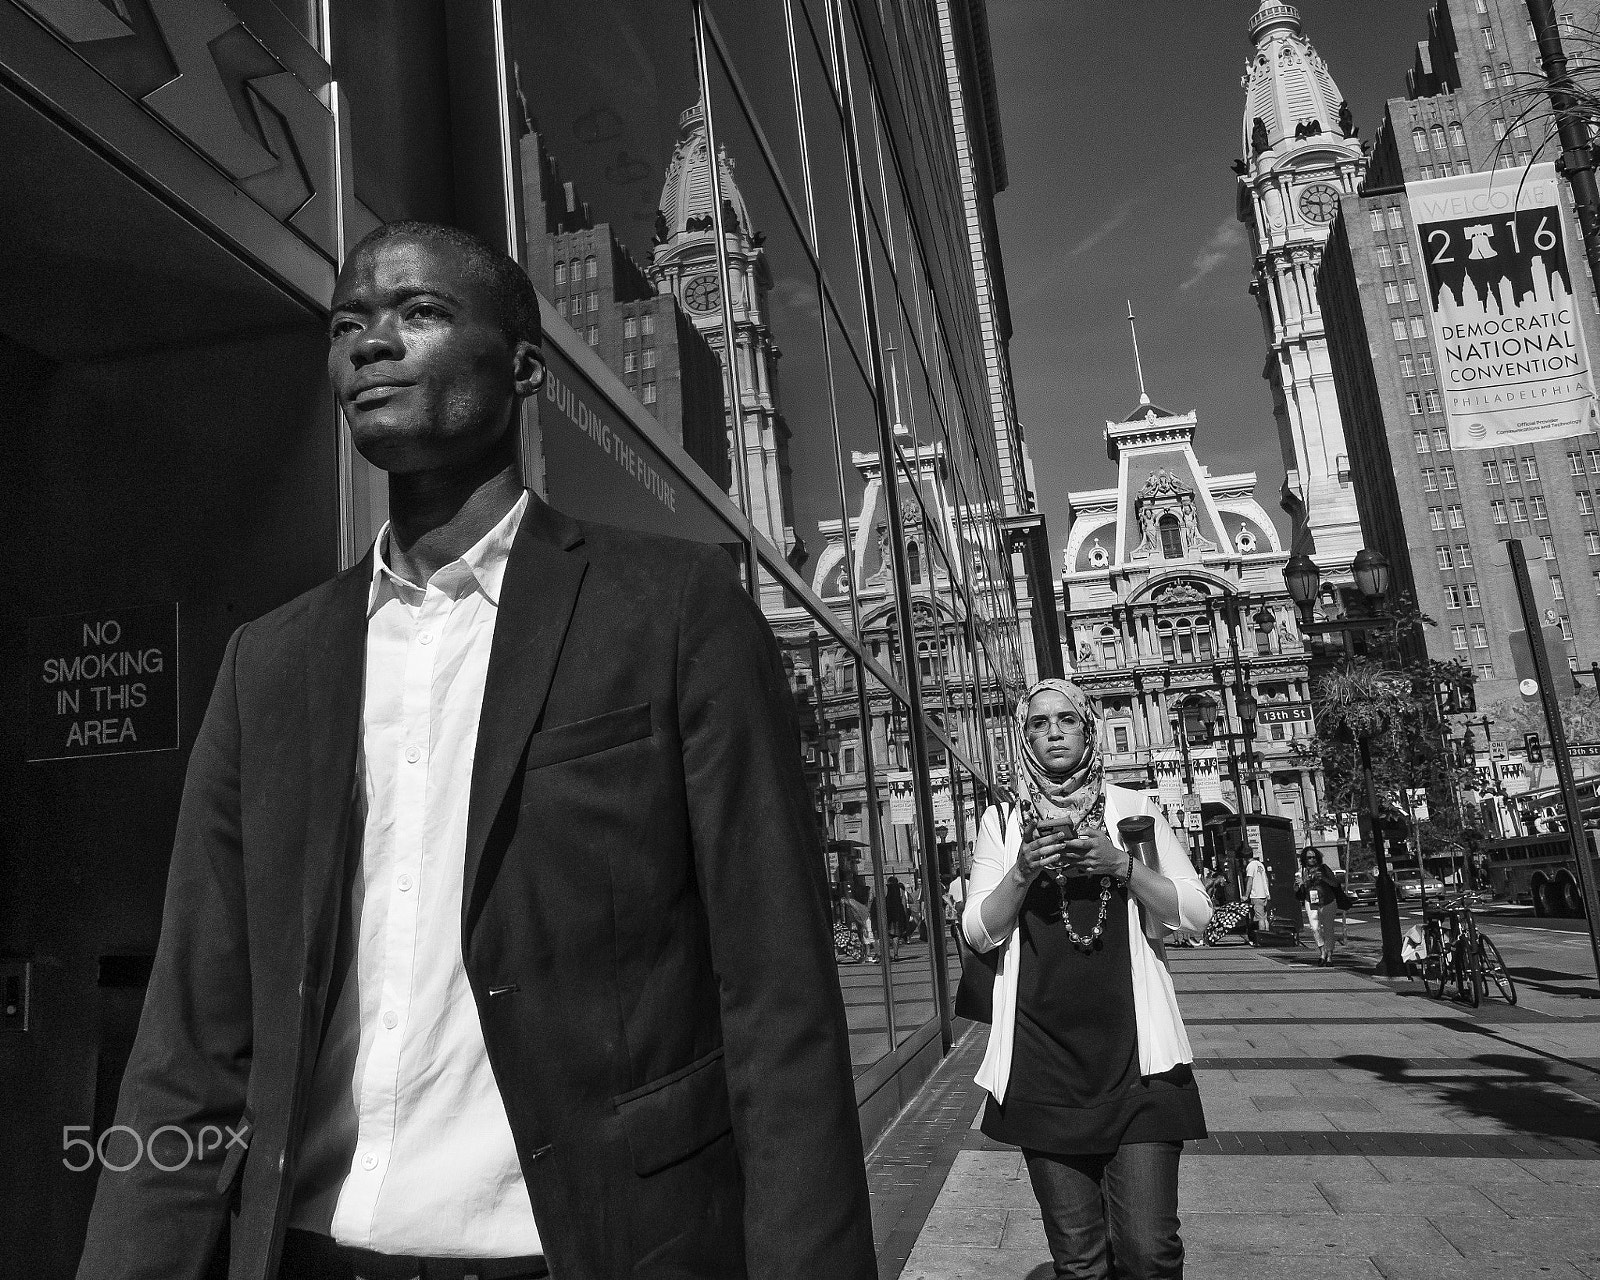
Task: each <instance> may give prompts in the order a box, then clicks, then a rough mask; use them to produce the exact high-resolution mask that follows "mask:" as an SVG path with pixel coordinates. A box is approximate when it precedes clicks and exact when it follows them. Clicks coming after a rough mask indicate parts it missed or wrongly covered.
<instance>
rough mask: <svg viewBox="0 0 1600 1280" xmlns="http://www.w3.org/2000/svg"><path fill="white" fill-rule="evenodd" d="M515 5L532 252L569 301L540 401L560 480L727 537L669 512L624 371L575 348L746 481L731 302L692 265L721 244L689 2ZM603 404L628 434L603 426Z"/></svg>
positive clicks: (555, 301) (577, 497) (679, 529)
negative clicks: (625, 415) (731, 348)
mask: <svg viewBox="0 0 1600 1280" xmlns="http://www.w3.org/2000/svg"><path fill="white" fill-rule="evenodd" d="M506 20H507V24H508V25H507V44H508V48H509V49H510V51H511V56H512V58H513V60H514V61H515V62H516V64H517V68H518V72H519V74H518V83H519V84H520V86H521V90H522V94H523V97H522V100H521V102H520V104H519V105H520V107H521V109H522V112H523V120H522V125H523V130H524V132H523V134H522V137H521V140H520V143H519V146H520V149H521V167H522V182H523V202H524V212H525V220H526V233H527V245H526V254H525V260H526V265H527V269H528V274H529V275H530V277H532V279H533V281H534V284H535V285H536V286H537V287H538V289H539V290H540V292H541V293H543V294H544V295H545V296H546V297H547V298H548V299H549V300H550V303H551V305H552V307H553V308H554V310H555V313H556V314H555V316H554V317H549V316H548V315H547V325H548V326H549V327H550V328H551V329H552V331H553V332H554V333H555V335H556V336H557V339H558V340H557V341H555V342H553V343H551V344H550V345H551V347H552V359H551V361H550V365H551V378H550V380H549V383H548V385H547V387H546V394H545V395H543V396H541V397H540V399H539V402H538V404H539V412H540V427H541V432H542V434H543V437H544V440H543V444H544V450H545V453H546V455H547V456H546V459H545V462H546V471H547V476H546V488H547V491H548V493H549V496H550V498H551V500H552V501H554V502H555V503H556V505H558V506H563V507H564V508H565V509H567V510H570V511H573V513H574V514H583V515H598V516H599V518H602V519H606V518H609V519H610V520H611V521H612V522H613V523H622V524H630V525H634V526H635V527H646V528H652V529H656V530H657V531H660V532H666V533H674V534H677V535H678V536H680V537H690V538H697V539H700V540H704V541H723V540H724V537H722V536H715V535H714V534H711V533H706V532H702V531H701V530H699V529H698V528H693V527H688V526H686V524H685V522H684V521H683V520H678V521H672V520H669V519H667V515H668V514H676V513H677V510H678V505H679V503H678V501H677V499H678V497H679V495H678V493H677V492H676V491H675V490H674V491H673V492H671V493H669V492H668V487H671V479H670V478H668V477H664V476H659V475H649V474H647V475H646V479H645V480H640V479H639V475H640V474H641V473H640V471H639V469H638V468H636V467H626V466H624V465H623V464H624V463H625V462H626V461H627V459H628V457H629V454H630V452H632V453H637V452H638V451H639V449H638V442H637V440H635V439H634V438H633V433H632V431H631V429H630V428H628V427H626V425H625V424H623V423H619V422H618V421H614V420H612V419H613V418H614V417H615V415H608V413H607V410H606V408H605V401H606V399H608V398H610V397H612V396H615V395H616V394H618V392H617V390H616V388H615V386H614V385H613V386H612V387H610V388H608V389H598V388H596V387H595V385H594V383H593V381H592V380H591V379H589V378H588V377H587V375H585V374H583V373H581V372H580V371H579V370H578V369H577V367H575V365H574V364H573V362H572V361H570V360H567V359H566V358H565V357H564V356H562V355H561V354H560V351H561V349H562V348H565V349H568V350H575V349H580V348H584V347H587V348H588V349H589V350H591V351H592V352H593V353H594V354H595V355H597V356H598V357H599V358H600V359H601V360H602V361H603V362H604V363H605V364H606V365H607V366H608V367H609V368H610V369H611V371H612V372H613V373H614V374H616V375H617V377H618V378H619V379H620V380H621V382H622V384H623V386H624V387H626V389H627V392H628V393H630V394H631V395H632V397H633V403H634V407H635V408H637V409H638V410H641V411H642V412H644V413H646V414H648V415H649V416H650V417H651V418H653V419H654V420H655V421H656V422H657V423H659V424H660V426H661V427H662V429H663V431H664V432H665V434H666V435H668V436H669V437H671V438H672V439H673V440H674V441H676V442H677V443H679V444H681V445H682V446H683V448H684V449H685V451H686V452H687V453H688V454H689V456H690V457H691V458H693V459H694V460H695V462H696V463H697V464H698V465H699V466H700V468H701V470H702V471H704V472H705V473H706V475H708V476H709V477H711V479H712V481H713V482H714V483H715V485H716V486H717V487H718V488H720V489H722V490H724V491H728V490H729V489H730V488H731V474H730V458H729V451H728V439H727V420H726V396H725V393H724V387H723V373H722V367H721V360H720V357H719V355H718V348H719V346H720V338H721V325H720V315H719V314H718V313H717V311H716V307H715V302H714V300H712V301H711V302H710V305H709V306H706V305H703V304H705V303H706V301H707V298H708V293H709V291H708V289H707V287H706V285H705V284H704V283H701V284H698V285H697V284H695V281H696V280H698V279H699V277H700V275H702V274H704V273H695V272H686V271H684V270H683V269H682V264H683V263H684V262H686V261H694V260H696V259H697V258H705V257H708V256H710V254H711V253H712V252H713V250H714V243H713V241H712V239H711V237H710V236H709V235H708V234H707V231H706V229H705V228H704V227H703V226H702V225H701V222H702V221H703V220H704V218H705V217H706V215H707V214H708V213H709V211H710V210H709V199H710V197H709V191H710V168H709V163H708V162H707V160H706V154H705V146H704V122H703V120H702V118H701V116H700V114H699V112H698V111H697V109H696V104H697V102H698V98H699V90H698V85H697V78H696V74H695V58H694V45H693V38H692V32H691V29H690V25H689V22H688V16H687V10H686V9H680V8H678V7H677V6H671V7H665V8H660V9H658V8H652V7H651V6H646V5H640V4H634V3H626V2H625V0H601V2H600V3H596V4H594V5H590V6H585V7H584V8H583V10H582V12H581V13H579V12H578V11H576V10H574V9H573V8H572V6H570V5H560V4H556V3H553V2H552V0H527V2H526V3H522V4H518V5H514V6H509V7H508V8H507V10H506ZM706 279H707V280H709V281H710V282H711V284H713V285H714V284H715V279H714V276H710V275H708V276H706ZM585 411H587V412H585ZM596 419H598V420H599V423H600V424H601V427H604V428H609V429H610V431H611V433H612V435H620V436H621V437H622V445H621V446H619V447H612V446H609V445H608V444H606V443H605V442H606V441H607V439H608V437H607V435H606V434H605V431H604V430H602V429H601V427H596V426H595V421H596ZM608 454H609V456H608ZM630 486H631V487H630ZM640 486H642V487H643V489H644V490H648V496H649V497H650V498H652V499H654V501H655V502H656V503H657V504H658V505H659V506H661V507H663V508H665V512H661V511H653V510H651V511H649V514H653V515H654V516H655V517H656V520H655V521H654V522H652V521H650V520H647V519H645V518H644V517H645V515H646V512H639V513H633V508H634V507H635V506H636V505H637V504H639V503H641V502H643V499H642V497H641V494H637V493H635V492H634V491H633V490H634V489H635V488H639V487H640ZM664 486H665V487H664ZM679 487H681V486H679ZM608 504H609V505H610V506H611V507H613V508H614V510H613V511H612V513H611V514H610V515H609V516H607V514H605V513H606V510H607V507H608ZM644 505H645V506H646V507H647V509H648V503H645V504H644ZM630 513H632V514H637V516H638V518H630Z"/></svg>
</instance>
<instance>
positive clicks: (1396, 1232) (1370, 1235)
mask: <svg viewBox="0 0 1600 1280" xmlns="http://www.w3.org/2000/svg"><path fill="white" fill-rule="evenodd" d="M1179 1204H1180V1207H1181V1204H1182V1201H1181V1199H1180V1201H1179ZM1183 1224H1184V1225H1183V1231H1184V1238H1185V1239H1186V1240H1189V1241H1192V1242H1193V1243H1194V1244H1195V1245H1197V1246H1198V1245H1204V1246H1205V1247H1206V1248H1208V1249H1216V1250H1218V1251H1220V1252H1230V1251H1231V1252H1239V1253H1256V1252H1274V1253H1277V1254H1278V1255H1279V1256H1280V1257H1285V1258H1287V1257H1295V1258H1297V1259H1298V1257H1299V1256H1300V1255H1302V1254H1317V1255H1323V1254H1326V1255H1338V1256H1346V1257H1347V1256H1356V1257H1365V1256H1370V1255H1371V1254H1374V1253H1377V1252H1380V1251H1385V1252H1390V1253H1400V1254H1408V1253H1430V1252H1436V1251H1438V1250H1440V1249H1447V1248H1448V1245H1447V1244H1446V1242H1445V1241H1444V1240H1443V1239H1441V1238H1440V1236H1439V1233H1438V1232H1437V1231H1435V1230H1434V1227H1433V1225H1432V1224H1431V1223H1430V1222H1428V1221H1427V1220H1426V1219H1423V1218H1416V1217H1390V1216H1388V1215H1385V1214H1376V1213H1363V1214H1334V1215H1329V1214H1315V1213H1298V1214H1290V1213H1283V1214H1280V1213H1255V1214H1246V1213H1190V1214H1184V1215H1183ZM1292 1271H1293V1269H1292V1268H1290V1267H1286V1268H1285V1274H1286V1275H1287V1274H1292Z"/></svg>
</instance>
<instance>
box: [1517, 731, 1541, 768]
mask: <svg viewBox="0 0 1600 1280" xmlns="http://www.w3.org/2000/svg"><path fill="white" fill-rule="evenodd" d="M1522 749H1523V750H1524V751H1525V752H1527V755H1528V763H1529V764H1543V763H1544V746H1543V745H1542V744H1541V743H1540V741H1539V735H1538V734H1536V733H1525V734H1523V735H1522Z"/></svg>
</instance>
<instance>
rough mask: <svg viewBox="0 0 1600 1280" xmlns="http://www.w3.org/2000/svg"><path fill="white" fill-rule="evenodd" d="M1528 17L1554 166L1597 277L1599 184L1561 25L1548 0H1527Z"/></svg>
mask: <svg viewBox="0 0 1600 1280" xmlns="http://www.w3.org/2000/svg"><path fill="white" fill-rule="evenodd" d="M1528 17H1529V18H1530V19H1531V20H1532V22H1533V30H1534V32H1535V34H1536V35H1537V36H1538V37H1539V62H1540V64H1541V65H1542V66H1543V67H1544V79H1545V85H1546V92H1548V93H1549V95H1550V106H1551V109H1552V110H1553V111H1554V112H1555V117H1556V130H1557V132H1558V134H1559V136H1560V138H1561V159H1560V160H1559V161H1558V162H1557V165H1556V167H1557V168H1558V169H1560V170H1561V172H1562V173H1564V174H1565V175H1566V178H1567V182H1568V183H1569V184H1570V185H1571V187H1572V204H1573V208H1574V210H1575V211H1576V212H1577V215H1578V226H1579V228H1580V229H1581V230H1582V232H1583V252H1584V256H1585V257H1587V258H1588V259H1589V270H1590V271H1591V272H1593V273H1594V278H1595V279H1596V280H1600V185H1597V184H1596V182H1595V176H1594V155H1593V153H1592V152H1591V151H1590V142H1589V133H1588V130H1587V129H1586V128H1585V127H1584V123H1583V120H1582V118H1581V117H1580V115H1579V114H1578V99H1577V95H1576V94H1575V93H1573V91H1572V76H1571V74H1570V73H1569V72H1568V70H1567V55H1566V53H1565V51H1564V50H1563V49H1562V48H1561V29H1560V27H1558V26H1557V25H1556V11H1555V5H1554V4H1553V3H1552V0H1528Z"/></svg>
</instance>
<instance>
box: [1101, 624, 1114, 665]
mask: <svg viewBox="0 0 1600 1280" xmlns="http://www.w3.org/2000/svg"><path fill="white" fill-rule="evenodd" d="M1100 662H1101V664H1102V665H1103V666H1106V667H1114V666H1116V665H1117V631H1116V628H1115V627H1101V628H1100Z"/></svg>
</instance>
